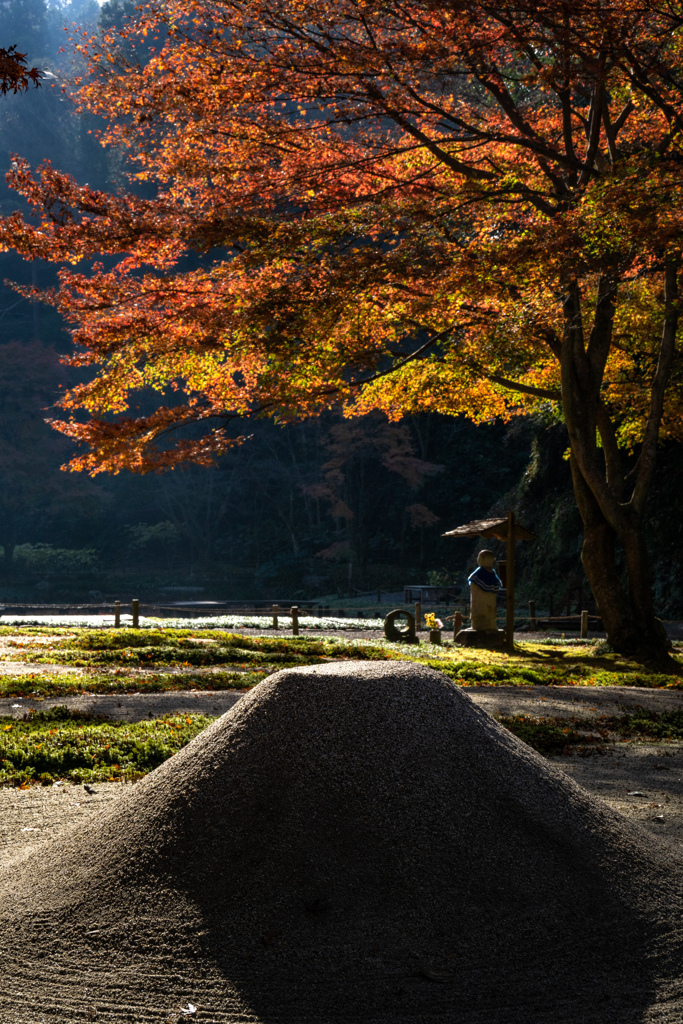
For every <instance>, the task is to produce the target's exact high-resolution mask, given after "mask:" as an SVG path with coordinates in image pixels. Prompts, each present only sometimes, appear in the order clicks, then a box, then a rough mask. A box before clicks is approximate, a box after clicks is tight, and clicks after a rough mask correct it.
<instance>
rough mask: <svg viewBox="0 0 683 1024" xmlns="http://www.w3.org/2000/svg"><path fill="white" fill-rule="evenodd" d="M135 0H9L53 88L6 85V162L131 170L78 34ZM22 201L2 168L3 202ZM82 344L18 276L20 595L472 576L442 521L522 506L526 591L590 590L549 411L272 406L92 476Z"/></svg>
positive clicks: (38, 280)
mask: <svg viewBox="0 0 683 1024" xmlns="http://www.w3.org/2000/svg"><path fill="white" fill-rule="evenodd" d="M126 6H128V7H129V8H132V6H133V5H132V4H129V3H128V0H126V3H121V2H120V0H109V2H107V3H105V4H104V5H103V6H102V8H101V9H100V7H99V6H98V4H97V3H96V2H95V0H71V2H61V3H51V4H48V3H47V2H46V0H5V2H4V3H0V45H4V46H10V45H14V44H16V46H17V48H18V50H19V51H21V52H26V53H27V54H28V60H29V62H30V63H31V64H36V65H38V66H39V67H41V68H43V69H45V71H46V77H45V80H44V82H43V84H42V87H41V88H40V89H36V90H33V89H32V90H30V92H29V93H27V94H23V95H19V96H14V95H7V96H5V97H2V98H0V164H2V166H3V170H7V169H9V167H10V165H11V160H12V154H19V155H20V156H22V157H24V158H26V159H28V160H29V161H30V162H31V163H32V164H33V165H34V166H35V165H36V164H38V163H40V162H41V161H42V160H44V159H46V158H47V159H49V160H51V161H52V163H53V165H54V166H55V167H56V168H59V169H60V170H62V171H66V172H68V173H70V174H72V175H73V176H74V177H75V178H76V179H77V180H78V181H81V182H87V183H88V184H89V185H90V186H92V187H102V188H105V187H106V188H108V189H111V190H115V189H116V187H117V185H118V184H121V183H122V182H123V181H124V177H123V175H124V162H123V160H122V158H121V156H120V154H118V153H117V152H116V150H115V149H107V150H105V149H103V148H102V147H101V146H100V145H99V144H98V142H97V137H96V132H97V128H98V124H97V121H96V119H95V118H94V117H93V116H92V115H91V114H88V113H78V112H77V110H76V109H75V107H74V104H73V103H72V101H71V100H70V98H69V95H68V93H69V85H70V82H71V81H72V80H73V78H74V77H75V76H77V75H78V74H79V72H80V71H82V68H80V67H79V64H78V54H77V52H75V51H74V50H73V49H72V48H71V47H70V46H69V45H68V39H69V37H73V36H74V35H75V33H76V29H75V28H74V25H77V26H83V27H84V28H86V29H90V30H94V29H95V27H96V25H97V23H98V21H100V22H101V23H103V24H104V25H107V26H110V25H112V24H114V23H116V22H117V21H119V20H120V19H121V18H122V16H123V14H124V12H125V9H126ZM65 26H67V27H68V29H69V31H66V32H65V31H64V28H65ZM63 46H65V47H66V51H65V52H60V49H61V47H63ZM143 59H144V58H143ZM125 185H126V188H130V187H131V185H130V182H129V181H128V180H127V179H126V180H125ZM20 204H21V199H20V197H19V196H18V194H17V193H16V192H12V191H10V190H9V189H8V188H7V187H6V186H5V184H4V181H0V213H1V214H2V215H7V214H10V213H11V212H12V211H13V210H15V209H17V208H19V207H20ZM0 260H1V262H2V268H1V269H2V273H1V274H0V278H2V279H3V280H7V279H9V280H12V281H15V282H19V283H20V284H23V285H28V286H34V287H35V286H38V287H45V286H47V285H50V284H51V283H52V281H53V280H54V278H55V268H54V266H53V265H50V264H47V263H42V262H41V261H33V262H28V261H24V260H23V259H22V258H21V257H19V256H17V255H16V254H13V253H5V254H3V255H2V256H0ZM68 347H69V338H68V335H67V333H66V332H65V331H64V329H63V326H62V324H61V323H60V320H59V318H58V316H57V314H56V313H55V312H54V310H53V309H52V308H51V307H48V306H45V305H40V304H38V303H35V302H32V301H30V300H29V299H27V298H25V297H22V296H21V295H19V294H18V293H17V292H16V291H15V290H13V289H12V288H11V287H10V286H8V285H7V284H4V285H2V288H1V289H0V381H1V386H0V545H2V546H3V548H4V561H3V562H2V564H1V576H0V599H2V600H8V599H12V600H34V599H36V600H38V599H41V600H54V601H58V600H63V599H67V598H68V599H85V600H87V599H88V595H89V593H90V592H98V591H99V592H102V593H103V594H105V595H108V596H111V597H116V596H119V597H123V598H125V597H126V596H127V595H130V594H132V593H133V591H135V592H136V593H137V595H138V596H140V597H141V598H143V599H156V598H158V597H159V596H161V595H162V594H163V592H164V588H191V587H195V588H197V590H196V594H197V595H199V594H200V593H201V596H202V597H205V598H226V599H230V598H232V599H238V598H248V597H272V598H274V599H303V598H314V597H318V596H323V595H328V596H329V595H335V594H344V595H348V594H356V593H363V592H369V591H374V590H377V589H379V588H382V589H385V590H395V589H398V588H399V587H401V586H402V585H403V584H404V583H410V582H426V581H427V579H428V578H430V577H431V578H433V579H434V580H437V579H438V580H439V581H443V582H445V581H447V580H451V579H452V580H455V581H457V582H458V583H460V584H461V585H462V584H464V580H465V576H466V572H467V570H468V568H469V567H471V564H472V554H473V550H474V547H473V545H472V543H471V542H467V541H453V540H449V539H447V538H446V539H443V538H442V537H441V534H442V533H443V532H444V531H445V530H448V529H452V528H453V527H455V526H457V525H460V524H462V523H465V522H467V521H468V520H470V519H475V518H480V517H483V516H486V515H487V514H488V513H490V512H492V511H502V510H506V509H507V508H508V507H509V506H512V507H515V509H516V510H517V512H518V515H519V518H520V520H521V521H522V522H523V523H524V525H526V526H528V527H529V528H530V529H532V530H534V531H535V532H536V533H537V534H538V538H539V539H538V541H537V542H536V543H533V544H528V545H524V546H523V550H521V551H520V580H519V586H520V594H521V597H522V598H524V597H530V596H534V597H536V598H537V601H538V602H539V604H544V603H545V601H546V599H547V595H548V594H553V595H554V596H555V598H556V601H557V602H558V607H559V606H560V602H561V601H563V600H564V597H565V593H566V591H567V589H568V588H571V589H572V591H573V593H574V598H573V601H574V602H576V601H578V600H579V597H578V595H579V594H581V599H582V600H583V599H584V598H586V597H587V596H588V591H587V587H586V584H585V582H584V577H583V572H582V569H581V564H580V545H581V522H580V519H579V516H578V514H577V512H576V508H575V504H574V499H573V495H572V487H571V480H570V474H569V468H568V463H567V462H566V461H565V458H564V456H565V452H566V448H567V436H566V431H565V429H564V427H563V425H562V424H561V423H557V422H553V421H552V420H551V419H547V420H546V419H543V417H539V416H535V417H534V418H529V419H526V420H517V421H512V422H510V423H508V424H505V423H502V422H493V423H489V424H484V425H480V426H474V425H472V424H471V423H469V422H467V421H465V420H464V419H463V420H461V419H454V418H448V417H446V416H441V415H437V414H428V413H422V414H420V415H415V416H412V417H406V418H405V419H404V420H402V421H401V422H399V423H389V422H388V421H387V420H386V419H385V418H384V416H383V415H381V414H380V413H372V414H370V415H368V416H365V417H363V418H358V419H351V420H349V419H342V417H341V415H335V414H333V413H329V414H325V415H324V416H323V417H321V418H320V419H311V420H306V421H304V422H302V423H294V424H288V425H285V426H278V425H276V424H273V423H272V422H269V421H265V420H262V421H255V422H253V423H252V424H250V426H249V432H250V433H251V434H252V436H251V438H250V439H249V440H247V441H246V442H245V443H244V444H242V445H241V446H239V447H237V448H236V449H233V451H232V452H231V453H230V454H228V455H226V456H224V457H222V458H221V459H220V461H219V463H218V465H217V467H216V468H204V467H192V466H188V467H186V468H181V469H176V470H174V471H173V472H170V473H166V474H159V475H150V476H135V475H133V474H130V473H127V472H123V473H121V474H119V475H118V476H115V477H106V476H103V475H100V476H98V477H96V478H95V479H90V478H89V477H87V476H85V475H83V474H76V473H70V472H63V471H62V470H60V466H62V464H63V463H65V462H66V461H67V460H68V459H69V458H70V457H71V455H72V454H73V445H72V444H71V442H69V441H68V440H66V439H65V438H64V437H63V436H61V435H60V434H58V433H56V432H54V431H53V430H52V429H51V428H50V427H49V426H47V425H46V424H45V422H44V420H45V418H46V417H47V416H49V414H50V408H51V406H52V404H53V403H54V401H55V399H56V397H57V396H58V394H59V390H60V388H63V387H65V386H67V385H68V384H73V383H74V382H75V381H76V380H77V376H76V375H77V371H75V370H74V369H73V368H68V367H65V366H63V365H62V364H60V362H59V358H58V357H59V354H60V353H64V352H66V351H68ZM239 432H240V431H238V430H237V428H235V433H236V434H237V433H239ZM681 468H682V465H681V453H680V449H679V448H677V447H675V446H673V445H672V446H671V447H669V448H667V449H666V450H664V451H663V452H662V458H661V463H660V469H659V472H658V477H657V481H656V485H655V488H654V491H653V495H652V499H651V514H650V530H649V542H650V545H651V548H652V552H653V555H654V561H655V567H656V572H657V583H656V593H657V599H658V602H659V607H658V610H659V612H660V614H662V615H664V616H667V617H671V616H678V615H681V614H683V576H682V574H681V569H680V547H681V539H682V537H681V530H682V529H683V527H682V526H681V520H680V515H679V512H678V506H679V498H678V495H677V487H676V481H677V479H680V472H681ZM493 546H496V545H493ZM581 587H583V591H581V590H580V589H579V588H581ZM200 588H201V589H200ZM186 592H187V593H190V591H189V590H188V591H186ZM166 593H167V594H175V595H176V596H178V595H180V593H181V591H180V590H178V591H173V590H167V591H166Z"/></svg>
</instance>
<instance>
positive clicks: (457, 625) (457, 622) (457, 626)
mask: <svg viewBox="0 0 683 1024" xmlns="http://www.w3.org/2000/svg"><path fill="white" fill-rule="evenodd" d="M461 629H462V612H455V613H454V615H453V639H454V640H455V638H456V637H457V635H458V633H459V632H460V630H461Z"/></svg>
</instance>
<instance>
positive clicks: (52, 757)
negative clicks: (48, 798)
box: [0, 707, 214, 786]
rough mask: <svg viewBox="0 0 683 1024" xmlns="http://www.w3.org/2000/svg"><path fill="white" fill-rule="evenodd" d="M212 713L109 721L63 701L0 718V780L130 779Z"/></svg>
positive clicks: (185, 738)
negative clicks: (42, 709)
mask: <svg viewBox="0 0 683 1024" xmlns="http://www.w3.org/2000/svg"><path fill="white" fill-rule="evenodd" d="M213 720H214V719H213V718H212V717H209V716H207V715H180V716H174V717H172V718H169V717H166V718H160V719H154V720H152V721H149V722H134V723H129V722H112V721H107V720H105V719H103V718H101V717H99V718H98V717H95V716H92V715H87V714H83V713H79V712H74V711H70V710H69V709H67V708H66V707H57V708H51V709H50V710H49V711H47V712H37V713H35V714H33V715H31V716H29V717H28V718H27V719H26V720H17V719H12V718H0V785H14V786H21V785H28V784H30V783H34V782H40V783H42V784H44V785H47V784H49V783H51V782H54V781H56V780H58V779H63V780H66V781H69V782H102V781H105V780H106V781H114V780H118V779H136V778H139V777H140V776H142V775H145V774H146V773H147V772H149V771H152V770H153V769H154V768H157V767H158V766H159V765H160V764H162V763H163V762H164V761H165V760H167V759H168V758H169V757H171V756H172V755H173V754H175V753H177V751H178V750H180V749H181V748H182V747H184V746H185V745H186V744H187V743H189V742H190V740H192V739H194V737H195V736H196V735H198V733H200V732H201V731H202V729H205V728H206V726H207V725H209V724H210V723H211V722H212V721H213Z"/></svg>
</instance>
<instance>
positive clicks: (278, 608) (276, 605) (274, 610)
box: [273, 604, 280, 629]
mask: <svg viewBox="0 0 683 1024" xmlns="http://www.w3.org/2000/svg"><path fill="white" fill-rule="evenodd" d="M279 611H280V605H279V604H274V605H273V629H279V628H280V627H279V625H278V621H277V613H278V612H279Z"/></svg>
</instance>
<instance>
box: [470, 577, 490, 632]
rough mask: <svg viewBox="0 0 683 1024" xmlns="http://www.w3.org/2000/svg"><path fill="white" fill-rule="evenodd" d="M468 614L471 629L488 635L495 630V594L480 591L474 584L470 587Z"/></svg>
mask: <svg viewBox="0 0 683 1024" xmlns="http://www.w3.org/2000/svg"><path fill="white" fill-rule="evenodd" d="M470 609H471V611H470V614H471V617H472V629H476V630H483V631H484V632H486V633H488V632H490V631H491V630H495V629H496V593H495V591H492V590H482V589H481V588H480V587H478V586H477V585H476V583H475V584H472V585H471V586H470Z"/></svg>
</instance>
